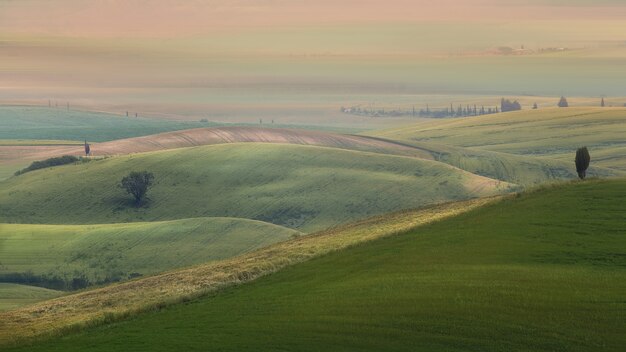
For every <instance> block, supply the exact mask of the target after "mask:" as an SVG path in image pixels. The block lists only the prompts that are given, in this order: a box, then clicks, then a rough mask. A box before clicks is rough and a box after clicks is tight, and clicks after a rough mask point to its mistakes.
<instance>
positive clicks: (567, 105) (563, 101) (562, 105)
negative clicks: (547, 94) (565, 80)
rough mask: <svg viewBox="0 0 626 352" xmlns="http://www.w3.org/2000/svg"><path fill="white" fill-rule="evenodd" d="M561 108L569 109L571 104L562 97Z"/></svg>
mask: <svg viewBox="0 0 626 352" xmlns="http://www.w3.org/2000/svg"><path fill="white" fill-rule="evenodd" d="M559 107H560V108H568V107H569V103H568V102H567V99H566V98H565V97H561V100H559Z"/></svg>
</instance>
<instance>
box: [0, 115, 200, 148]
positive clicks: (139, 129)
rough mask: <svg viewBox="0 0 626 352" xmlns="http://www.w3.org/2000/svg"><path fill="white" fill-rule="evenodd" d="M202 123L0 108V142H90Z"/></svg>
mask: <svg viewBox="0 0 626 352" xmlns="http://www.w3.org/2000/svg"><path fill="white" fill-rule="evenodd" d="M206 125H207V124H206V123H200V122H182V121H168V120H156V119H146V118H134V117H131V118H127V117H125V116H124V117H122V116H119V115H113V114H107V113H99V112H89V111H73V110H70V111H67V110H65V109H62V108H58V109H55V108H45V107H31V106H0V140H2V139H45V140H51V139H57V140H74V141H75V140H83V139H87V140H89V141H92V142H102V141H110V140H114V139H120V138H129V137H135V136H145V135H149V134H154V133H160V132H165V131H173V130H182V129H187V128H193V127H203V126H206Z"/></svg>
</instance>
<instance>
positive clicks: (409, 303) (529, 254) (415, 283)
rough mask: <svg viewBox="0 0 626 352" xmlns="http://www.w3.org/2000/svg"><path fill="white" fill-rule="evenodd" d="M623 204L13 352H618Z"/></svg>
mask: <svg viewBox="0 0 626 352" xmlns="http://www.w3.org/2000/svg"><path fill="white" fill-rule="evenodd" d="M625 197H626V181H624V180H619V181H598V182H585V183H574V184H568V185H565V186H560V187H554V188H546V189H541V190H537V191H536V192H533V193H530V194H523V195H522V196H521V197H518V198H514V197H511V198H508V199H507V200H504V201H501V202H499V203H496V204H492V205H487V206H485V207H483V208H479V209H475V210H473V211H471V212H468V213H465V214H462V215H459V216H457V217H455V218H452V219H448V220H446V221H442V222H438V223H434V224H431V225H426V226H424V227H420V228H417V229H416V230H414V231H410V232H408V233H406V234H403V235H399V236H394V237H389V238H386V239H382V240H378V241H375V242H370V243H368V244H363V245H361V246H357V247H353V248H350V249H347V250H344V251H341V252H337V253H333V254H329V255H326V256H324V257H321V258H317V259H314V260H311V261H308V262H306V263H303V264H299V265H296V266H293V267H291V268H288V269H286V270H283V271H281V272H278V273H276V274H274V275H271V276H269V277H265V278H262V279H259V280H257V281H255V282H253V283H251V284H248V285H245V286H239V287H234V288H231V289H228V290H226V291H222V292H218V293H216V294H214V295H212V296H210V297H206V298H202V299H198V300H196V301H192V302H190V303H186V304H180V305H176V306H172V307H170V308H166V309H164V310H162V311H158V312H153V313H147V314H142V315H139V316H137V317H135V318H133V319H130V320H127V321H123V322H118V323H114V324H111V325H108V326H103V327H96V328H92V329H89V330H86V331H83V332H79V333H75V334H70V335H67V336H64V337H61V338H55V339H51V340H49V341H46V342H43V343H40V344H36V345H33V346H30V345H24V346H23V347H21V348H17V349H15V350H24V351H26V350H28V351H71V350H90V351H117V350H119V351H138V350H147V349H149V350H151V351H168V350H179V349H184V350H220V351H258V350H264V351H285V350H298V351H320V350H333V351H337V350H359V351H364V350H373V351H380V350H397V351H435V350H437V351H441V350H445V351H470V350H471V351H476V350H480V351H512V350H518V351H522V350H523V351H600V350H601V351H621V350H623V346H624V344H626V335H625V334H624V326H625V324H626V315H625V314H624V311H625V302H624V292H626V269H625V268H626V250H625V248H626V237H625V235H624V234H625V233H626V214H625V213H624V207H623V206H624V201H623V200H624V198H625ZM9 350H10V349H9Z"/></svg>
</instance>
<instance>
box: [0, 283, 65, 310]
mask: <svg viewBox="0 0 626 352" xmlns="http://www.w3.org/2000/svg"><path fill="white" fill-rule="evenodd" d="M61 294H62V292H59V291H55V290H48V289H46V288H41V287H33V286H26V285H18V284H9V283H1V282H0V312H1V311H5V310H10V309H14V308H17V307H20V306H24V305H27V304H31V303H34V302H37V301H43V300H46V299H51V298H54V297H58V296H60V295H61Z"/></svg>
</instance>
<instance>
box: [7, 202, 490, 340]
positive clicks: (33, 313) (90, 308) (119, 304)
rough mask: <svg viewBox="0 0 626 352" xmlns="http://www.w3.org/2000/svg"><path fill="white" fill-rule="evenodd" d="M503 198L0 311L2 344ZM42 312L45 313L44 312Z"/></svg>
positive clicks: (187, 295) (369, 222) (349, 228)
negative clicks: (4, 311) (3, 311)
mask: <svg viewBox="0 0 626 352" xmlns="http://www.w3.org/2000/svg"><path fill="white" fill-rule="evenodd" d="M497 199H498V197H495V198H487V199H486V198H480V199H472V200H469V201H463V202H453V203H446V204H441V205H437V206H429V207H426V208H422V209H416V210H410V211H402V212H398V213H393V214H385V215H382V216H378V217H373V218H369V219H365V220H361V221H359V222H357V223H352V224H348V225H343V226H339V227H335V228H331V229H328V230H324V231H322V232H319V233H315V234H311V235H308V236H302V237H299V238H297V239H293V240H289V241H285V242H281V243H277V244H275V245H272V246H269V247H265V248H262V249H259V250H257V251H253V252H251V253H247V254H244V255H241V256H238V257H235V258H231V259H227V260H223V261H217V262H213V263H208V264H202V265H198V266H196V267H191V268H187V269H182V270H177V271H172V272H167V273H163V274H159V275H155V276H149V277H145V278H141V279H138V280H132V281H129V282H124V283H119V284H113V285H109V286H105V287H103V288H99V289H93V290H87V291H83V292H78V293H75V294H71V295H66V296H64V297H61V298H58V299H54V300H49V301H45V302H40V303H37V304H34V305H32V306H28V307H23V308H20V309H17V310H13V311H10V312H6V313H0V322H3V323H4V324H0V345H2V344H5V343H7V342H14V341H21V340H23V339H25V338H28V337H32V336H40V335H48V334H53V335H58V333H59V332H63V331H67V329H68V328H69V329H74V328H76V327H85V326H91V325H93V324H98V323H102V322H106V321H110V320H111V317H113V318H115V319H119V318H120V317H123V316H128V315H129V314H134V313H136V312H138V311H146V310H150V309H152V308H154V307H162V306H164V305H167V304H171V303H177V302H181V301H185V300H189V299H191V298H193V297H198V296H199V295H202V294H206V293H207V292H212V291H215V290H217V289H221V288H224V287H228V286H232V285H237V284H241V283H245V282H250V281H252V280H255V279H257V278H259V277H262V276H265V275H268V274H271V273H273V272H276V271H277V270H280V269H282V268H284V267H286V266H289V265H293V264H295V263H300V262H303V261H306V260H309V259H311V258H315V257H319V256H322V255H324V254H328V253H330V252H334V251H339V250H342V249H345V248H348V247H351V246H354V245H357V244H359V243H364V242H367V241H372V240H374V239H378V238H382V237H387V236H391V235H395V234H398V233H403V232H406V231H407V230H410V229H413V228H415V227H417V226H421V225H424V224H427V223H430V222H433V221H438V220H441V219H444V218H448V217H451V216H454V215H457V214H460V213H463V212H466V211H470V210H471V209H474V208H477V207H480V206H483V205H485V204H488V203H490V202H494V201H496V200H497ZM41 312H46V313H45V314H41Z"/></svg>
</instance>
